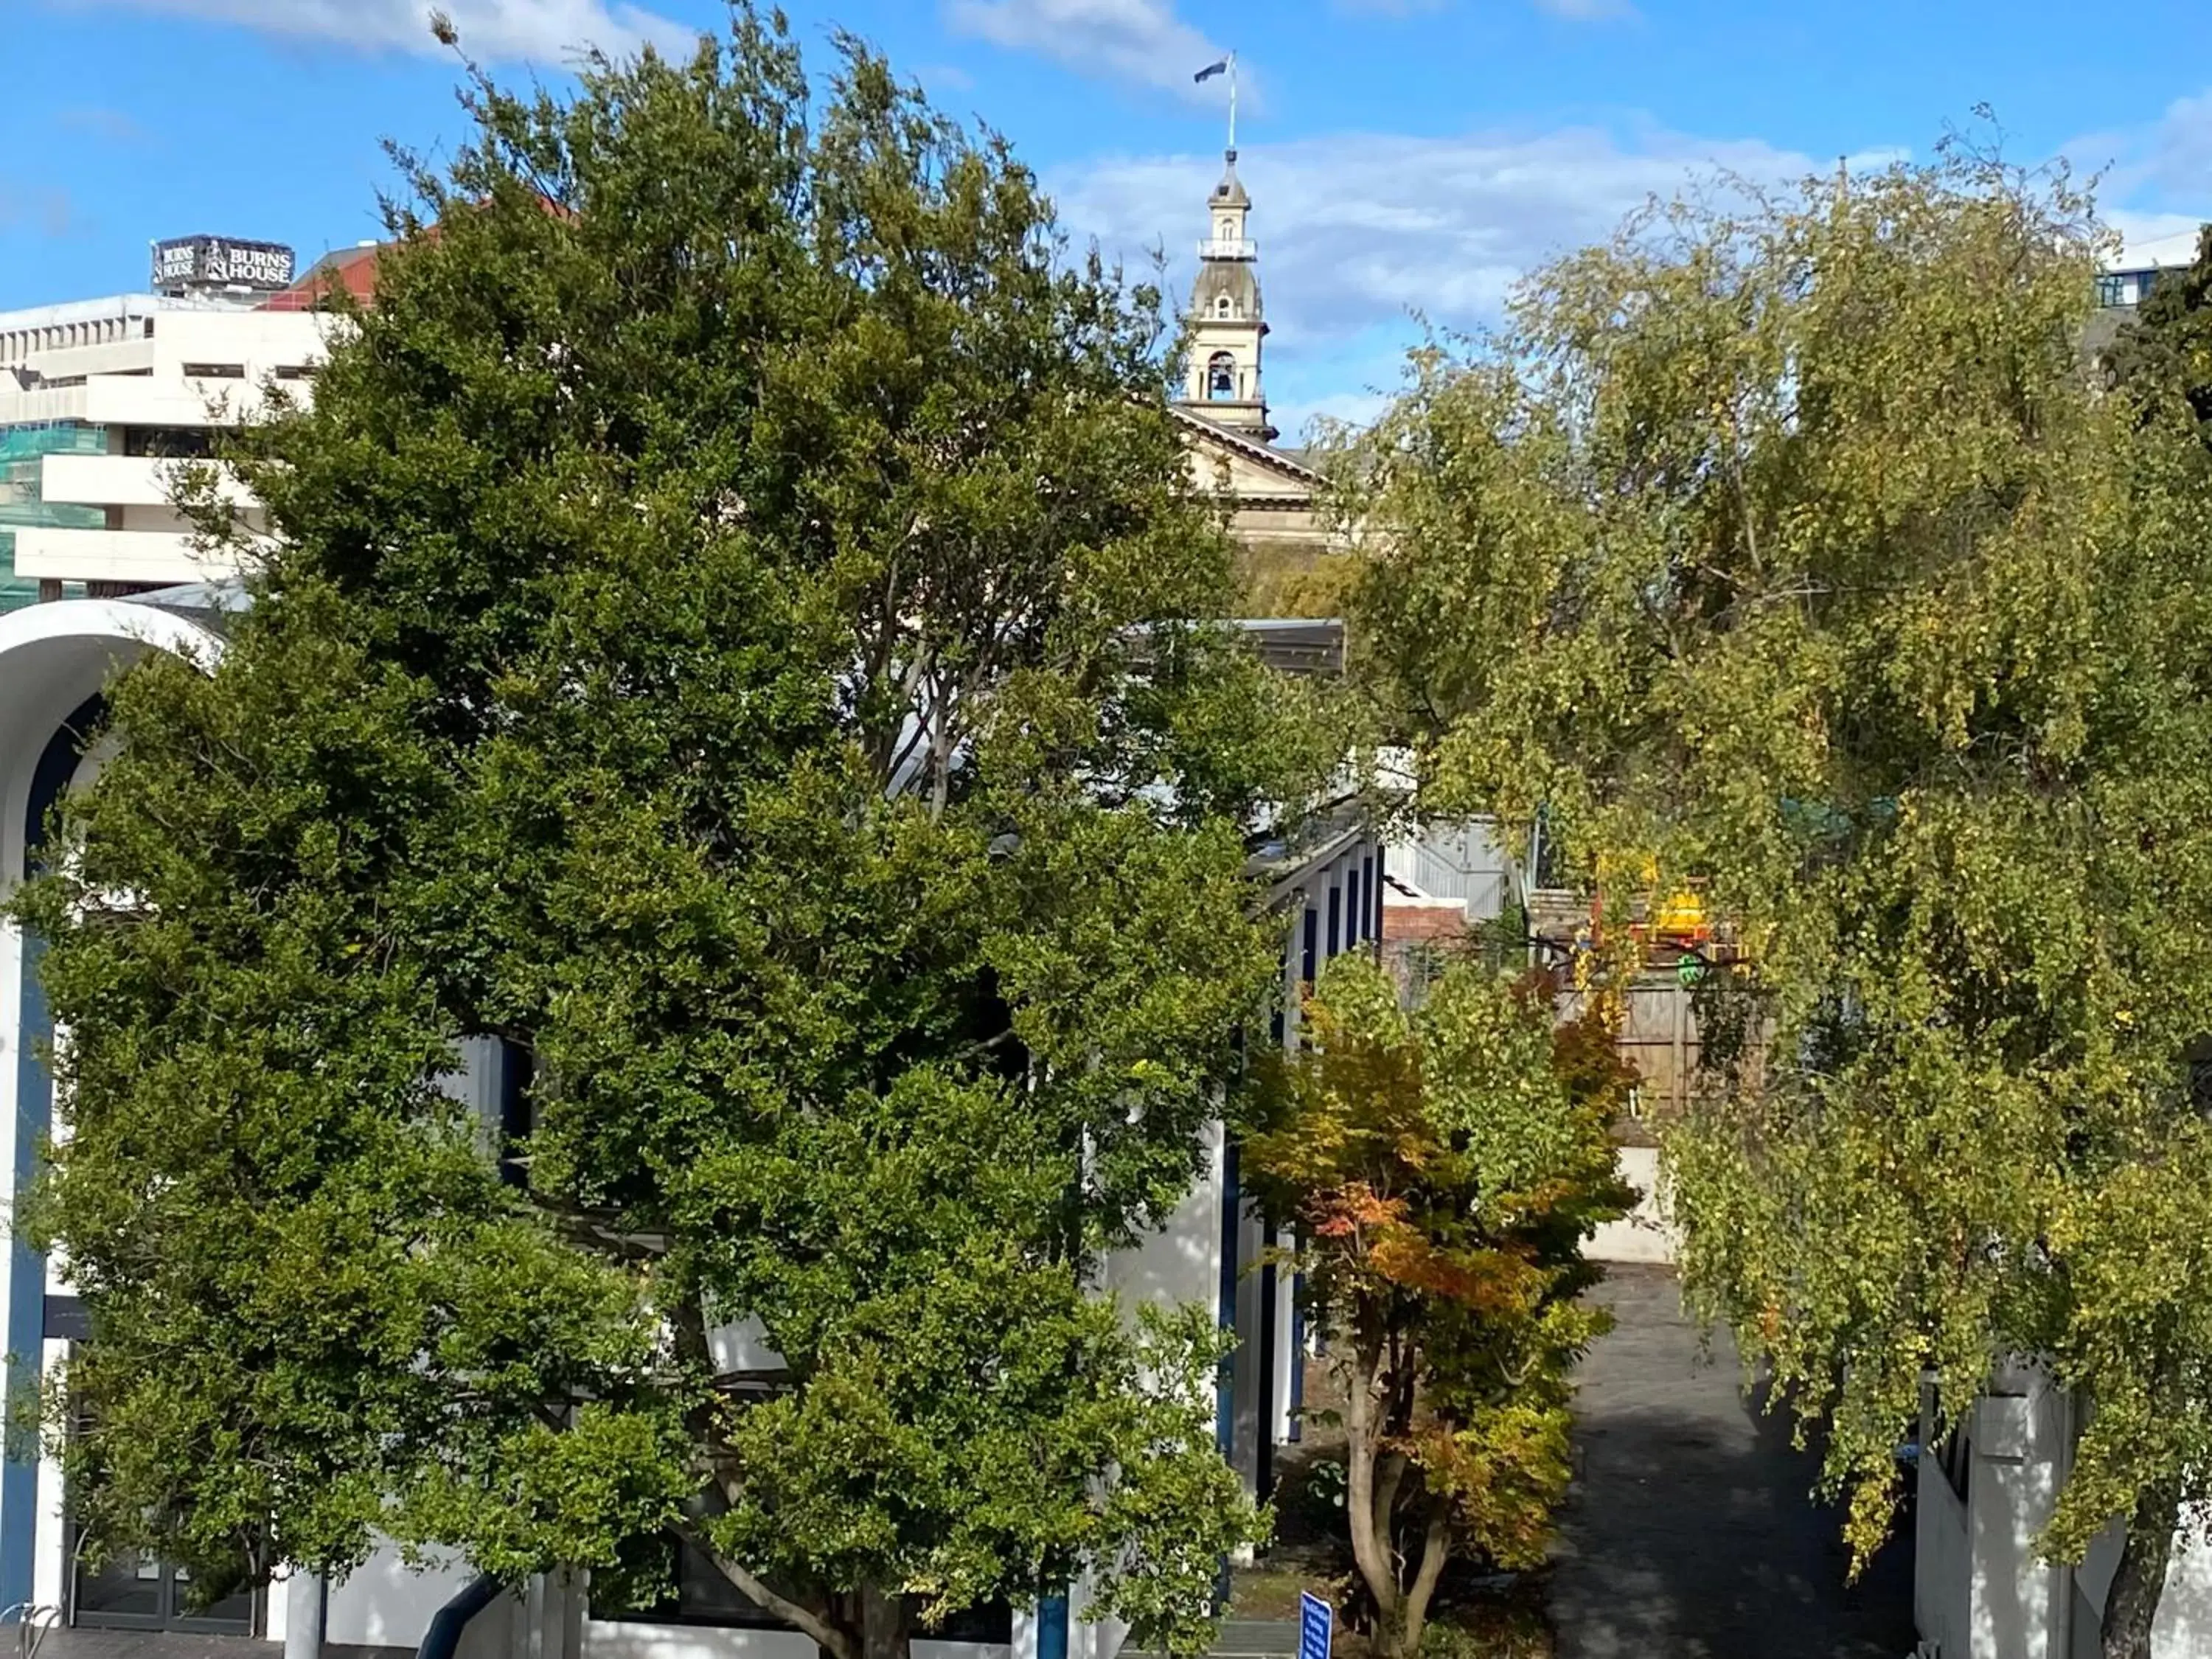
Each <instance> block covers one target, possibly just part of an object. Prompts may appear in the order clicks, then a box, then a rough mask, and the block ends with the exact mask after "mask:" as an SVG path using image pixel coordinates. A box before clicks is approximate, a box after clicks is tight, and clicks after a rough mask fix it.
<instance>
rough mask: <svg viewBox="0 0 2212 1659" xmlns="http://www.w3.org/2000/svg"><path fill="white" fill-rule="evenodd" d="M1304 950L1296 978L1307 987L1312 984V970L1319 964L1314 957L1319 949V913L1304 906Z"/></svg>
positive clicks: (1310, 906) (1310, 907)
mask: <svg viewBox="0 0 2212 1659" xmlns="http://www.w3.org/2000/svg"><path fill="white" fill-rule="evenodd" d="M1320 949H1321V912H1320V911H1318V910H1316V909H1315V908H1313V906H1312V905H1310V904H1309V905H1308V906H1306V926H1305V939H1304V950H1303V951H1302V952H1301V953H1300V956H1299V961H1298V977H1299V978H1300V979H1302V980H1304V981H1305V982H1306V983H1307V984H1308V985H1309V986H1310V985H1311V984H1312V983H1313V982H1314V969H1316V968H1318V967H1319V966H1320V965H1321V964H1320V963H1317V962H1316V961H1315V960H1314V957H1315V956H1316V954H1318V952H1319V951H1320Z"/></svg>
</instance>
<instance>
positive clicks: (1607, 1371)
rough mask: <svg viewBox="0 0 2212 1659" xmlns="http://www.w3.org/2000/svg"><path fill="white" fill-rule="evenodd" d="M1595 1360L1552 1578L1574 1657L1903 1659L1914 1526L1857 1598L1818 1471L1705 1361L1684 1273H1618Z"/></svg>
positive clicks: (1567, 1651)
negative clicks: (1681, 1290)
mask: <svg viewBox="0 0 2212 1659" xmlns="http://www.w3.org/2000/svg"><path fill="white" fill-rule="evenodd" d="M1612 1273H1613V1276H1612V1278H1611V1279H1608V1281H1607V1283H1606V1285H1603V1286H1602V1287H1601V1289H1600V1290H1599V1291H1598V1292H1597V1295H1598V1297H1599V1298H1600V1299H1601V1300H1602V1301H1604V1302H1606V1303H1607V1304H1609V1305H1610V1306H1612V1308H1613V1311H1614V1316H1615V1318H1616V1319H1617V1320H1618V1322H1619V1323H1618V1325H1617V1327H1616V1328H1615V1329H1614V1331H1613V1334H1612V1335H1611V1336H1609V1337H1607V1338H1606V1339H1605V1340H1603V1341H1602V1342H1601V1343H1599V1344H1598V1345H1597V1346H1596V1347H1595V1349H1594V1350H1593V1351H1592V1352H1591V1353H1590V1355H1589V1358H1588V1359H1587V1360H1586V1361H1585V1362H1584V1363H1583V1371H1582V1379H1581V1380H1582V1392H1581V1396H1580V1399H1579V1401H1578V1403H1577V1413H1578V1417H1579V1422H1578V1426H1577V1436H1576V1442H1577V1444H1576V1451H1577V1480H1576V1483H1575V1488H1574V1491H1573V1492H1572V1494H1571V1497H1570V1498H1569V1500H1568V1505H1567V1510H1566V1512H1565V1516H1563V1518H1562V1527H1561V1532H1560V1538H1559V1545H1558V1546H1557V1547H1556V1549H1555V1551H1554V1558H1555V1560H1556V1562H1557V1565H1556V1568H1555V1571H1554V1573H1553V1601H1552V1608H1553V1621H1554V1624H1555V1625H1556V1626H1557V1629H1558V1632H1559V1659H1905V1656H1909V1655H1910V1654H1911V1651H1912V1646H1913V1631H1912V1580H1911V1571H1912V1564H1911V1549H1910V1547H1909V1534H1910V1522H1909V1520H1908V1521H1907V1522H1905V1526H1904V1529H1903V1537H1904V1538H1905V1540H1906V1541H1899V1540H1893V1541H1892V1542H1891V1544H1890V1545H1889V1547H1887V1549H1886V1550H1885V1551H1884V1552H1883V1553H1882V1555H1881V1558H1880V1559H1877V1560H1876V1561H1875V1564H1874V1565H1873V1566H1872V1567H1870V1568H1869V1570H1868V1572H1867V1574H1866V1576H1865V1577H1863V1579H1862V1580H1861V1581H1860V1583H1858V1584H1857V1585H1856V1586H1850V1587H1847V1586H1846V1585H1845V1584H1844V1565H1845V1557H1844V1549H1843V1546H1842V1544H1841V1542H1840V1541H1839V1540H1838V1535H1837V1526H1836V1518H1835V1516H1834V1515H1833V1514H1832V1512H1830V1511H1827V1510H1815V1509H1814V1507H1813V1505H1812V1504H1811V1503H1810V1502H1809V1500H1808V1498H1807V1495H1806V1494H1807V1492H1808V1490H1809V1489H1810V1487H1811V1485H1812V1480H1813V1473H1814V1466H1813V1462H1812V1460H1811V1459H1809V1458H1808V1457H1805V1456H1802V1455H1799V1454H1798V1453H1796V1452H1795V1451H1793V1450H1791V1449H1790V1441H1789V1432H1788V1429H1787V1427H1786V1426H1785V1425H1784V1423H1783V1421H1782V1420H1780V1419H1775V1418H1768V1417H1763V1416H1761V1415H1759V1413H1758V1412H1757V1411H1756V1409H1755V1408H1754V1407H1752V1406H1751V1405H1749V1404H1747V1402H1746V1401H1744V1400H1743V1398H1742V1397H1741V1395H1740V1394H1739V1393H1738V1391H1737V1386H1736V1384H1737V1379H1738V1376H1739V1370H1738V1367H1737V1364H1736V1359H1735V1352H1734V1351H1733V1349H1731V1348H1730V1347H1729V1346H1728V1343H1727V1340H1726V1338H1725V1337H1724V1336H1718V1335H1717V1336H1716V1338H1715V1340H1714V1347H1713V1353H1712V1357H1711V1360H1710V1361H1707V1360H1705V1359H1704V1358H1701V1357H1700V1356H1699V1351H1698V1333H1697V1329H1696V1328H1695V1326H1693V1325H1692V1323H1691V1322H1690V1321H1689V1320H1687V1319H1686V1318H1685V1317H1684V1316H1683V1314H1682V1311H1681V1304H1680V1298H1679V1297H1678V1296H1677V1294H1676V1291H1675V1286H1674V1277H1673V1274H1672V1273H1671V1272H1670V1271H1668V1270H1667V1269H1663V1268H1651V1267H1616V1268H1613V1270H1612Z"/></svg>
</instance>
